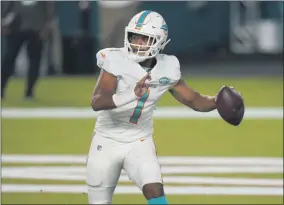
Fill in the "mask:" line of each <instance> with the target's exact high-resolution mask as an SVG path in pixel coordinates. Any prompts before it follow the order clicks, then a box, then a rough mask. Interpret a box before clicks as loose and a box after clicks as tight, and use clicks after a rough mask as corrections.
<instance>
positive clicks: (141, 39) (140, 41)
mask: <svg viewBox="0 0 284 205" xmlns="http://www.w3.org/2000/svg"><path fill="white" fill-rule="evenodd" d="M136 43H137V44H138V45H144V44H145V41H144V38H143V37H141V36H138V37H137V42H136Z"/></svg>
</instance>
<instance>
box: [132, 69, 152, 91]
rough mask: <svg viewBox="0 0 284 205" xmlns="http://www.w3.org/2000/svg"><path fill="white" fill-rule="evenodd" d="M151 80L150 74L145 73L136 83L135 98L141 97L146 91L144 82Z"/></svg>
mask: <svg viewBox="0 0 284 205" xmlns="http://www.w3.org/2000/svg"><path fill="white" fill-rule="evenodd" d="M147 79H148V80H151V75H150V72H149V73H147V74H146V75H145V76H144V77H143V78H142V79H141V80H140V81H138V82H137V84H136V86H135V88H134V92H135V95H136V96H137V97H142V96H143V95H144V94H145V93H146V92H147V90H148V87H149V86H148V85H147V84H146V83H145V82H146V80H147Z"/></svg>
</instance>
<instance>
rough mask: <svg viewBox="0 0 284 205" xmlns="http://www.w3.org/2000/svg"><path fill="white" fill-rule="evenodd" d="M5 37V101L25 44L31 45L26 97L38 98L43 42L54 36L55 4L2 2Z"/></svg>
mask: <svg viewBox="0 0 284 205" xmlns="http://www.w3.org/2000/svg"><path fill="white" fill-rule="evenodd" d="M1 4H2V5H1V6H2V7H1V23H2V24H1V33H2V35H5V37H6V53H5V54H4V58H3V61H2V62H1V63H2V73H1V98H3V97H4V91H5V87H6V85H7V82H8V79H9V78H10V77H11V76H12V74H13V73H14V71H15V60H16V58H17V55H18V53H19V51H20V48H21V47H22V45H23V44H24V43H27V54H28V58H29V70H28V78H27V86H26V90H25V97H26V98H27V99H32V98H33V97H34V93H33V90H34V85H35V83H36V81H37V79H38V76H39V68H40V61H41V54H42V50H43V41H44V40H46V39H47V37H48V35H49V34H50V32H49V31H50V28H51V25H52V17H53V2H48V1H1Z"/></svg>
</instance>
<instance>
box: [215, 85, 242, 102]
mask: <svg viewBox="0 0 284 205" xmlns="http://www.w3.org/2000/svg"><path fill="white" fill-rule="evenodd" d="M223 87H225V86H222V87H221V89H220V90H222V88H223ZM228 87H229V88H231V89H232V90H233V91H235V92H236V93H238V94H239V95H240V96H241V98H242V99H243V96H242V93H241V92H239V91H237V90H236V89H235V88H234V87H233V86H228ZM217 95H218V94H217ZM217 95H216V101H217Z"/></svg>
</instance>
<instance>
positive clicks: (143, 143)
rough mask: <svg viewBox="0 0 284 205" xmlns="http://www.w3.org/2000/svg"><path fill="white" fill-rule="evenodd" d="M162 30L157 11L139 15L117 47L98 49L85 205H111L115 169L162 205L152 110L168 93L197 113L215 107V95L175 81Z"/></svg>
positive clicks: (163, 25) (174, 68)
mask: <svg viewBox="0 0 284 205" xmlns="http://www.w3.org/2000/svg"><path fill="white" fill-rule="evenodd" d="M169 41H170V40H169V39H168V26H167V24H166V22H165V20H164V19H163V17H162V16H161V15H160V14H158V13H157V12H153V11H142V12H140V13H138V14H137V15H135V16H134V17H133V18H132V19H131V20H130V22H129V24H128V25H127V26H126V28H125V40H124V47H123V48H106V49H102V50H100V51H99V52H98V53H97V55H96V57H97V65H98V66H99V67H100V69H101V73H100V76H99V78H98V81H97V84H96V86H95V89H94V92H93V96H92V102H91V106H92V109H93V110H94V111H97V112H98V119H97V121H96V125H95V129H94V135H93V139H92V143H91V146H90V150H89V154H88V160H87V178H86V183H87V186H88V200H89V203H90V204H111V203H112V196H113V193H114V191H115V187H116V185H117V182H118V180H119V177H120V174H121V171H122V170H124V171H125V172H126V173H127V174H128V177H129V179H130V180H131V181H132V182H133V183H135V184H136V186H138V187H139V188H140V190H141V192H142V193H143V195H144V196H145V198H146V199H147V201H148V204H167V203H168V202H167V199H166V195H165V193H164V188H163V180H162V176H161V168H160V165H159V161H158V158H157V155H156V148H155V143H154V140H153V136H152V134H153V120H152V117H153V112H154V110H155V108H156V105H157V102H158V101H159V99H160V98H161V97H162V95H163V94H165V93H166V92H167V91H169V92H170V93H171V94H172V96H173V97H174V98H175V99H176V100H178V101H179V102H181V103H182V104H184V105H185V106H188V107H189V108H191V109H193V110H195V111H198V112H209V111H212V110H214V109H216V103H215V101H216V99H215V96H207V95H201V94H200V93H198V92H197V91H195V90H193V89H192V88H190V87H189V86H188V85H187V84H186V82H185V81H184V80H183V79H182V78H181V72H180V64H179V60H178V59H177V58H176V57H175V56H173V55H166V54H162V52H161V51H162V50H163V49H164V48H165V46H166V45H167V43H168V42H169Z"/></svg>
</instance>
